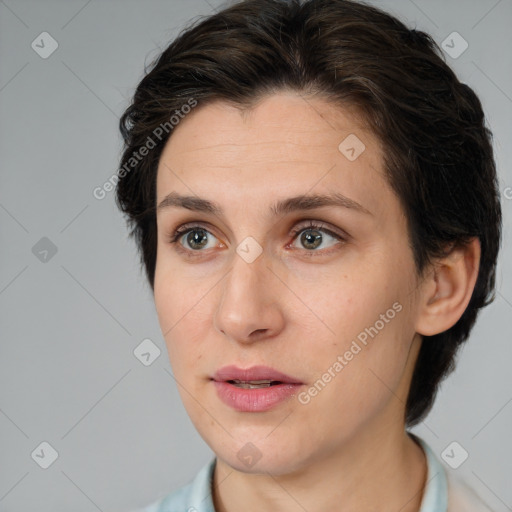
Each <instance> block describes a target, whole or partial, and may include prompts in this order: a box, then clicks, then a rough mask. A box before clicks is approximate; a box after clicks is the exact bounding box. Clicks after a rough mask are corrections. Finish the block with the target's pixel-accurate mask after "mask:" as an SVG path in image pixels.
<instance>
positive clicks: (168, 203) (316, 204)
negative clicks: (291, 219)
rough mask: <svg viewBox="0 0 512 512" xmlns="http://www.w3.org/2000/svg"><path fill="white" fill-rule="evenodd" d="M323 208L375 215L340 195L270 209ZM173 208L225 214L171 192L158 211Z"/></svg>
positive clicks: (295, 199)
mask: <svg viewBox="0 0 512 512" xmlns="http://www.w3.org/2000/svg"><path fill="white" fill-rule="evenodd" d="M323 206H337V207H342V208H347V209H350V210H355V211H357V212H360V213H364V214H367V215H373V214H372V213H371V212H370V211H369V210H367V209H366V208H365V207H364V206H362V205H361V204H359V203H358V202H356V201H354V200H353V199H350V198H348V197H346V196H344V195H343V194H340V193H332V194H327V195H325V194H324V195H318V194H315V195H309V194H301V195H298V196H294V197H289V198H287V199H282V200H280V201H278V202H277V203H275V204H273V205H272V206H271V207H270V214H271V215H274V216H276V217H278V216H280V215H284V214H288V213H292V212H295V211H302V210H313V209H316V208H321V207H323ZM171 207H174V208H186V209H187V210H192V211H196V212H203V213H211V214H213V215H216V216H222V214H223V211H222V208H221V206H220V205H219V204H218V203H215V202H214V201H210V200H208V199H204V198H201V197H198V196H190V195H181V194H178V193H177V192H171V193H170V194H168V195H166V196H165V197H164V198H163V199H162V200H161V201H160V203H159V204H158V207H157V211H161V210H163V209H164V208H171Z"/></svg>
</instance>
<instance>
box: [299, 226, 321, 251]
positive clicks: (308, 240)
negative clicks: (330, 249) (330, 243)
mask: <svg viewBox="0 0 512 512" xmlns="http://www.w3.org/2000/svg"><path fill="white" fill-rule="evenodd" d="M314 232H315V231H313V230H311V229H310V230H306V231H304V233H303V234H302V236H301V242H302V243H303V244H304V245H305V246H308V245H309V244H312V248H316V247H318V246H319V245H320V243H321V240H322V235H321V234H318V235H312V234H311V233H314ZM316 233H318V231H316Z"/></svg>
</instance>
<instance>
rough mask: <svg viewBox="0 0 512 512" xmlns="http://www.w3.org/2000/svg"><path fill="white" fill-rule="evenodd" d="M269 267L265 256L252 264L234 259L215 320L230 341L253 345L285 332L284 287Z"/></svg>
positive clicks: (223, 284)
mask: <svg viewBox="0 0 512 512" xmlns="http://www.w3.org/2000/svg"><path fill="white" fill-rule="evenodd" d="M267 265H268V264H267V260H266V258H265V253H263V254H261V255H260V256H259V257H258V258H257V259H256V260H254V261H252V262H250V263H249V262H247V261H245V260H244V259H243V258H242V257H240V256H239V254H237V253H236V254H234V256H233V263H232V267H231V271H230V272H228V274H227V276H226V278H225V279H224V280H223V281H222V291H221V297H220V300H219V305H218V307H217V308H216V311H215V316H214V326H215V328H216V329H217V330H218V331H219V332H221V333H222V334H224V335H225V336H226V337H228V338H229V339H230V340H231V341H234V342H236V343H242V344H250V343H253V342H255V341H261V340H263V339H267V338H270V337H275V336H276V335H277V334H278V333H279V332H280V331H281V330H282V329H283V325H284V316H283V311H282V309H281V302H280V299H279V297H280V296H281V297H282V296H284V293H283V290H282V289H280V288H282V286H283V285H282V283H281V282H280V280H279V279H278V278H277V277H276V276H275V275H274V273H273V272H272V271H271V270H270V268H268V266H267Z"/></svg>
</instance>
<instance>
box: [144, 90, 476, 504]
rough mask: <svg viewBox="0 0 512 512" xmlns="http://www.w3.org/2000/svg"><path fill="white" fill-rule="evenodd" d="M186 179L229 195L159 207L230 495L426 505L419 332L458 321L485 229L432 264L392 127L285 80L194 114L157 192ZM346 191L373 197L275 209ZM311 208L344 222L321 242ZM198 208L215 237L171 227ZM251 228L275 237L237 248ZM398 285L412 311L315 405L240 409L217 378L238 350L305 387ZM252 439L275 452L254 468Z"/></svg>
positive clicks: (172, 331)
mask: <svg viewBox="0 0 512 512" xmlns="http://www.w3.org/2000/svg"><path fill="white" fill-rule="evenodd" d="M349 134H355V135H356V136H357V137H358V138H359V139H360V140H361V141H362V142H363V143H364V145H365V150H364V151H363V152H362V153H361V154H360V156H359V157H358V158H357V159H356V160H354V161H350V160H349V159H347V158H346V157H345V156H344V155H343V154H342V153H341V152H340V150H339V149H338V145H339V144H340V142H342V141H343V140H344V139H345V138H346V137H347V136H348V135H349ZM172 191H175V192H179V193H180V194H185V195H197V196H199V197H202V198H206V199H209V200H212V201H216V202H217V203H218V204H219V205H220V206H221V207H222V209H223V215H213V214H210V213H204V212H195V211H191V210H188V209H184V208H177V207H168V208H162V209H159V210H158V212H157V226H158V245H157V262H156V273H155V286H154V298H155V306H156V309H157V314H158V318H159V322H160V327H161V329H162V332H163V333H164V337H165V340H166V344H167V349H168V353H169V358H170V362H171V366H172V369H173V373H174V376H175V378H176V381H177V383H178V385H179V390H180V394H181V398H182V400H183V403H184V405H185V407H186V410H187V412H188V414H189V415H190V418H191V420H192V421H193V423H194V425H195V426H196V428H197V430H198V432H199V433H200V434H201V436H202V437H203V438H204V440H205V441H206V442H207V443H208V444H209V446H210V447H211V448H212V450H213V451H214V452H215V454H216V455H217V465H216V468H215V472H214V492H213V500H214V504H215V507H216V510H217V511H218V512H235V511H240V510H244V511H247V512H252V511H261V510H273V511H277V512H285V511H286V512H292V511H293V512H295V511H301V512H302V511H304V510H307V511H309V512H313V511H321V510H337V511H339V512H348V511H354V512H355V511H358V512H365V511H368V512H369V511H375V510H379V511H381V512H386V511H393V512H396V511H398V510H400V511H401V512H413V511H418V510H419V507H420V503H421V498H422V493H423V488H424V485H425V481H426V461H425V457H424V454H423V451H422V449H421V448H420V447H419V446H418V445H417V444H416V443H415V442H414V441H413V440H412V439H411V438H410V437H409V436H408V435H407V434H406V432H405V426H404V409H405V402H406V397H407V392H408V389H409V386H410V380H411V375H412V371H413V368H414V363H415V361H416V358H417V354H418V350H419V348H420V346H421V342H422V336H421V335H422V334H423V335H432V334H435V333H437V332H442V331H444V330H446V329H448V328H449V327H451V325H453V324H454V323H455V322H456V321H457V320H458V318H460V316H461V315H462V313H463V311H464V309H465V308H466V306H467V304H468V302H469V299H470V297H471V292H472V290H473V287H474V284H475V281H476V276H477V269H478V261H479V257H480V247H479V244H478V241H477V240H475V241H473V242H472V243H471V244H469V245H468V247H467V248H465V249H460V250H456V251H454V252H453V253H452V254H451V255H450V256H449V257H447V258H445V259H443V260H439V261H437V262H436V263H435V265H433V266H432V268H431V269H429V271H428V272H426V274H425V276H424V277H423V278H420V277H419V276H418V275H417V272H416V268H415V266H414V261H413V255H412V252H411V249H410V247H409V245H408V237H407V224H406V219H405V217H404V213H403V211H402V209H401V206H400V204H399V201H398V199H397V197H396V196H395V195H394V193H393V192H392V190H391V188H390V186H389V185H388V183H387V181H386V179H385V177H384V170H383V148H382V147H381V145H380V143H379V141H378V139H377V138H376V137H375V136H374V135H373V133H372V132H371V131H370V130H368V129H365V127H364V125H363V123H362V122H361V119H360V118H359V117H358V116H357V113H356V112H355V111H354V110H352V109H349V108H348V107H344V108H341V107H340V106H334V105H332V104H330V103H328V102H327V101H326V100H323V99H320V98H304V97H301V96H300V95H298V94H297V93H295V92H289V91H286V92H285V91H283V92H281V93H279V94H275V95H272V96H268V97H265V98H263V99H262V100H261V101H260V102H259V103H258V104H257V105H256V106H255V108H254V109H252V110H250V111H247V112H245V113H244V114H242V113H241V112H240V111H239V110H238V109H236V108H235V107H233V106H231V105H229V104H227V103H225V102H220V101H217V102H214V103H210V104H208V105H205V106H198V107H197V108H196V109H194V110H193V111H192V112H191V113H190V114H188V115H187V116H186V118H185V119H184V120H182V121H181V122H180V124H179V125H178V126H177V127H175V129H174V132H173V134H172V136H171V137H170V139H169V141H168V142H167V145H166V147H165V148H164V151H163V154H162V156H161V159H160V163H159V168H158V174H157V204H159V203H160V201H161V200H162V199H163V198H164V197H165V196H166V195H167V194H169V193H170V192H172ZM333 191H336V192H339V193H342V194H344V195H345V196H347V197H349V198H350V199H352V200H354V201H357V202H358V203H359V204H361V205H362V206H363V207H364V208H366V209H367V210H368V211H369V213H361V212H358V211H355V210H352V209H348V208H342V207H338V206H327V207H326V206H324V207H321V208H318V209H316V210H311V211H299V212H292V213H288V214H285V215H281V216H279V217H273V216H272V215H271V214H270V206H271V205H272V204H273V203H274V202H276V201H277V200H279V199H284V198H287V197H291V196H295V195H299V194H314V193H316V194H326V193H330V192H333ZM309 220H314V221H318V222H321V223H322V224H323V225H324V226H325V227H327V229H331V230H332V231H335V232H337V231H339V232H340V234H341V233H343V231H344V232H346V233H347V234H348V237H346V239H345V240H342V241H339V240H336V239H335V238H333V237H331V236H330V235H329V234H327V233H325V232H323V231H320V232H318V231H313V234H314V235H318V234H320V235H321V236H322V239H321V244H320V246H319V247H318V248H311V246H310V245H307V240H306V243H304V240H302V242H301V234H304V231H303V230H301V231H299V233H298V234H297V235H296V236H294V235H290V231H291V230H292V228H294V227H301V226H304V228H303V229H306V233H305V234H308V233H309V234H311V231H307V227H306V226H307V224H308V223H307V221H309ZM189 222H197V223H198V224H201V225H202V228H203V229H206V230H207V231H208V233H207V237H208V239H207V240H208V244H207V247H205V248H199V249H197V248H196V249H195V250H194V248H193V246H191V245H190V243H189V242H190V238H189V242H187V236H186V235H185V236H182V237H181V238H180V239H179V241H178V242H177V243H174V244H173V243H170V242H169V239H170V236H171V234H172V233H173V232H174V230H175V229H176V228H177V227H179V226H181V225H183V224H185V223H189ZM340 230H343V231H340ZM199 235H201V233H199ZM248 236H251V237H253V238H254V239H255V240H256V241H257V242H258V244H259V245H260V247H261V249H262V251H263V252H262V253H261V255H260V256H259V257H258V258H257V259H256V260H255V261H253V262H252V263H248V262H247V261H245V260H244V259H243V258H242V257H240V256H239V255H238V254H237V252H236V248H237V246H238V245H239V244H240V243H241V242H242V241H243V240H244V239H245V238H246V237H248ZM187 250H188V251H187ZM191 254H192V256H191ZM397 302H398V303H399V304H400V305H401V306H402V309H401V310H400V312H398V313H396V315H395V316H394V318H393V319H392V320H390V321H389V322H387V323H385V326H384V328H382V329H381V330H379V332H378V334H377V335H376V336H375V337H374V338H373V339H372V338H369V341H368V344H367V345H366V346H364V347H363V348H362V349H361V351H360V352H359V353H357V355H355V356H354V357H353V359H352V360H350V361H349V362H348V364H347V365H346V366H344V368H343V369H342V370H341V371H339V372H338V373H336V377H335V378H332V379H331V381H330V382H329V383H328V384H327V385H326V386H325V387H324V388H323V389H322V390H321V392H319V393H318V394H317V395H316V396H314V397H312V398H311V400H310V401H309V402H308V403H307V404H302V403H300V402H299V400H298V399H297V397H292V398H290V399H289V400H287V401H285V402H284V403H281V404H279V405H278V406H276V407H274V408H273V409H270V410H269V411H266V412H259V413H253V412H238V411H235V410H234V409H232V408H230V407H229V406H227V405H225V404H224V403H223V402H221V401H220V399H219V398H218V396H217V394H216V390H215V387H214V385H213V384H212V382H211V380H210V378H211V376H212V375H213V373H214V372H215V371H216V370H217V369H219V368H221V367H222V366H225V365H230V364H233V365H236V366H238V367H241V368H248V367H250V366H253V365H260V364H262V365H267V366H270V367H273V368H275V369H277V370H280V371H282V372H284V373H286V374H288V375H291V376H293V377H295V378H297V379H299V380H300V381H301V382H303V383H305V385H304V389H308V388H309V387H311V386H313V384H314V383H315V382H316V381H317V380H318V379H319V378H320V377H321V376H322V375H323V374H324V373H325V372H327V370H328V369H329V368H330V367H332V366H333V364H334V362H335V361H336V360H337V357H338V356H339V355H343V354H345V352H346V351H347V350H348V349H349V348H350V346H351V343H352V341H353V340H355V339H357V336H358V334H360V333H361V332H363V331H364V330H365V328H368V327H370V326H374V325H375V324H376V321H377V320H379V318H381V317H380V315H381V314H385V313H386V311H387V310H389V309H390V308H392V305H393V304H394V303H397ZM249 442H251V443H252V444H253V445H255V446H256V447H257V450H258V451H259V453H260V454H261V458H260V459H259V460H258V462H257V463H256V464H255V465H253V466H251V467H248V466H247V465H246V464H244V463H243V462H242V461H241V460H240V459H239V458H238V457H237V453H238V451H239V450H240V449H241V448H242V447H244V445H246V443H249Z"/></svg>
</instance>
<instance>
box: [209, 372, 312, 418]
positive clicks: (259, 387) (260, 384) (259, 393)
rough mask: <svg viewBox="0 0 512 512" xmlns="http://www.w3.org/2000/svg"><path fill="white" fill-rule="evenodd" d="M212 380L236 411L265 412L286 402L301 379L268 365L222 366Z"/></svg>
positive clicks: (219, 394) (299, 384)
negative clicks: (246, 366)
mask: <svg viewBox="0 0 512 512" xmlns="http://www.w3.org/2000/svg"><path fill="white" fill-rule="evenodd" d="M211 381H212V382H213V384H214V385H215V388H216V390H217V394H218V397H219V398H220V400H221V401H222V402H224V404H226V405H228V406H229V407H231V408H233V409H235V410H236V411H238V412H250V413H256V412H265V411H268V410H270V409H273V408H274V407H277V406H279V405H280V404H283V403H285V402H286V401H287V400H289V399H290V398H291V397H292V396H294V395H295V394H296V393H297V390H298V389H299V388H300V387H301V386H302V385H303V383H302V382H301V381H300V380H299V379H296V378H294V377H290V376H289V375H286V374H285V373H283V372H280V371H278V370H275V369H273V368H269V367H268V366H253V367H251V368H247V369H243V368H238V367H236V366H225V367H223V368H221V369H220V370H218V371H217V372H216V373H215V375H214V376H213V377H211Z"/></svg>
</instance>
